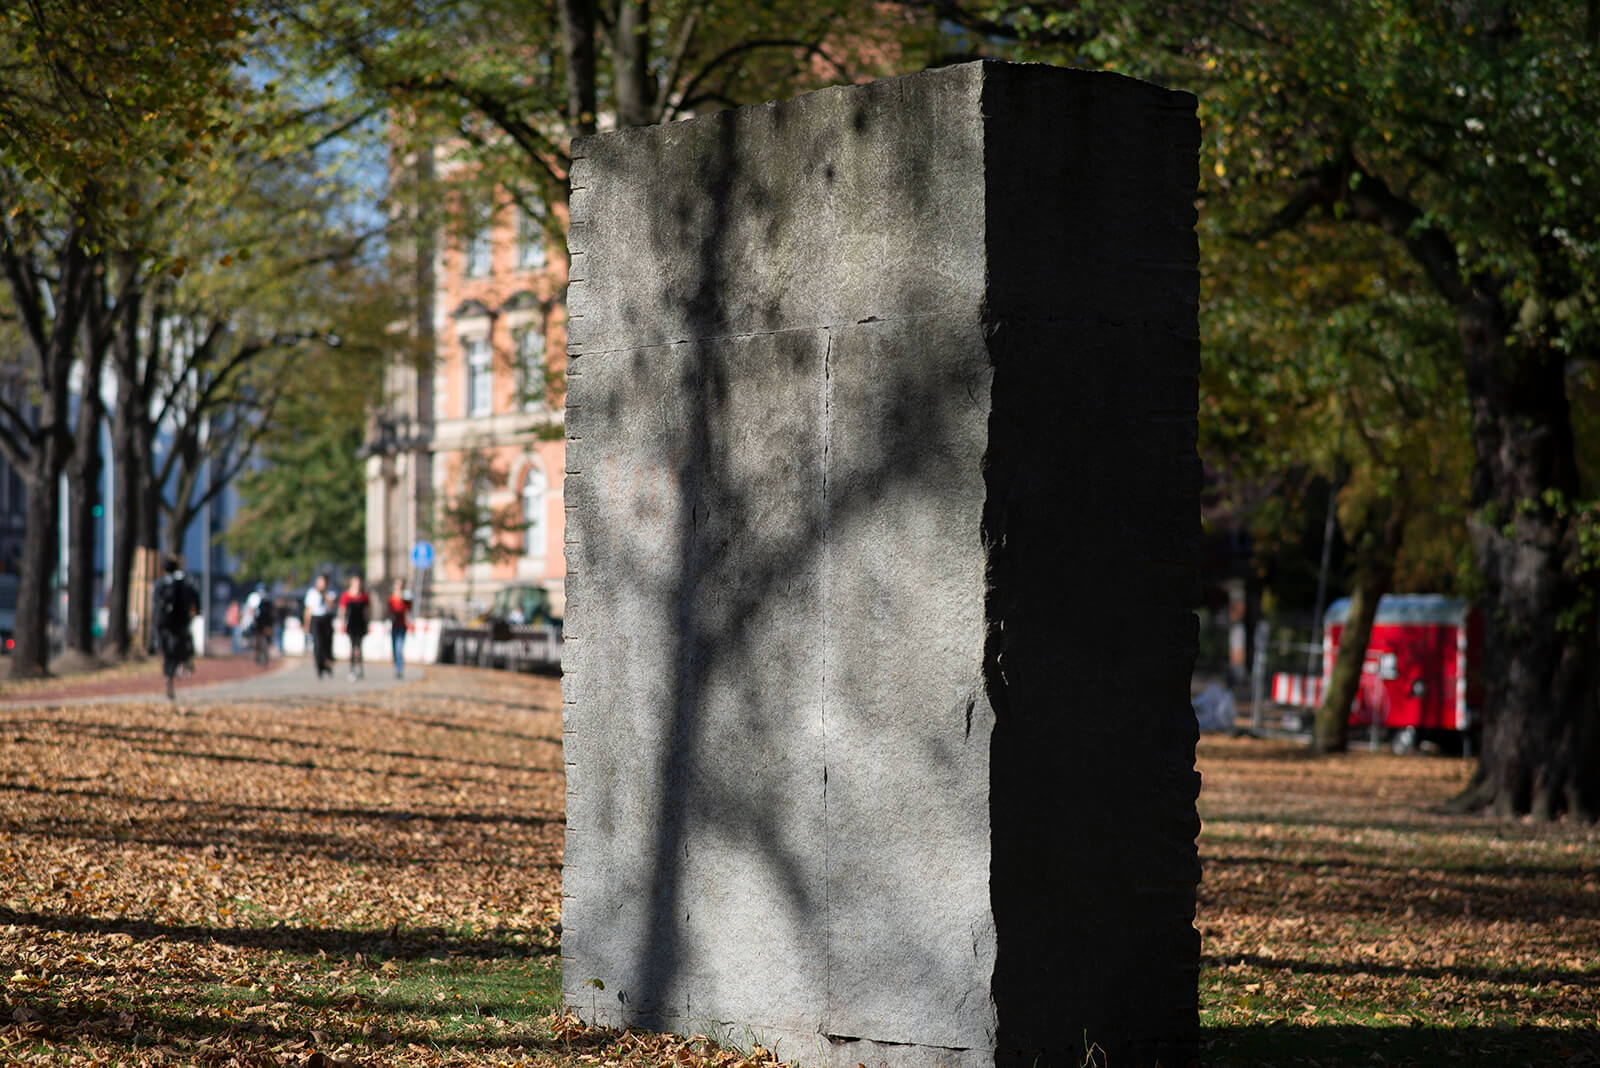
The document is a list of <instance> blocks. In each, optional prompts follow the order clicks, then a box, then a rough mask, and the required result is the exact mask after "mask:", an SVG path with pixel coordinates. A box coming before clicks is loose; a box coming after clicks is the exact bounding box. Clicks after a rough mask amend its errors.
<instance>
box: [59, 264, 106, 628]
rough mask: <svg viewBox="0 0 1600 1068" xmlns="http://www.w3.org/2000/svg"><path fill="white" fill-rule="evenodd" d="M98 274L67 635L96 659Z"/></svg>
mask: <svg viewBox="0 0 1600 1068" xmlns="http://www.w3.org/2000/svg"><path fill="white" fill-rule="evenodd" d="M101 266H102V269H101V270H99V271H96V272H95V274H94V275H93V276H92V279H91V281H90V283H89V285H88V287H87V292H88V297H87V300H86V301H85V304H86V307H85V309H84V326H85V329H84V337H85V342H86V344H85V346H84V347H85V350H86V351H85V352H84V355H83V366H82V370H83V377H82V380H81V381H82V385H81V386H80V387H79V395H78V426H77V429H76V431H75V433H74V435H73V436H74V438H75V439H76V441H77V447H76V448H75V449H74V450H73V455H72V462H71V463H70V464H68V465H67V620H66V624H67V629H66V647H67V648H68V649H71V650H73V651H75V652H77V653H79V654H80V655H82V656H86V657H89V658H91V659H92V658H93V657H94V656H95V653H96V649H95V645H96V643H95V635H94V615H95V611H94V609H95V604H94V602H95V563H96V559H95V557H96V553H95V549H96V548H97V542H98V539H97V537H96V535H97V533H98V531H99V526H100V523H99V517H98V516H96V515H95V509H96V508H97V507H98V505H99V504H100V475H101V472H102V471H103V469H104V466H105V465H104V462H103V457H102V455H101V450H100V424H101V423H102V422H104V420H105V410H106V406H105V400H104V398H103V396H102V395H101V393H100V388H101V382H100V377H101V375H100V372H101V371H102V370H103V369H104V368H105V362H106V349H107V348H108V347H109V346H110V335H109V332H108V330H107V327H108V326H109V324H108V323H107V322H106V320H105V319H104V318H103V316H105V315H106V313H107V311H108V310H109V309H108V308H107V294H106V287H105V275H104V272H103V266H104V261H103V260H102V261H101Z"/></svg>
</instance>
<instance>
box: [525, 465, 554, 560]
mask: <svg viewBox="0 0 1600 1068" xmlns="http://www.w3.org/2000/svg"><path fill="white" fill-rule="evenodd" d="M549 490H550V480H549V479H547V478H545V475H544V472H543V471H542V470H540V468H539V465H538V464H536V463H535V464H530V465H529V466H528V472H527V474H525V475H523V476H522V522H523V523H524V527H523V530H522V553H523V555H524V556H527V557H529V558H530V559H538V560H542V559H544V554H545V548H546V541H547V539H546V537H545V529H544V500H545V495H546V494H547V493H548V492H549Z"/></svg>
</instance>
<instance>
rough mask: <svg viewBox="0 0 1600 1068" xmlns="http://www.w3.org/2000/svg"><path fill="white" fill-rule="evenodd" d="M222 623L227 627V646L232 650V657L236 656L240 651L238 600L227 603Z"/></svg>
mask: <svg viewBox="0 0 1600 1068" xmlns="http://www.w3.org/2000/svg"><path fill="white" fill-rule="evenodd" d="M222 621H223V622H224V623H226V624H227V625H228V646H229V648H230V649H231V650H232V652H233V655H234V656H238V655H239V649H240V644H239V621H240V614H239V602H238V600H232V601H229V602H228V610H227V611H226V612H224V613H223V614H222Z"/></svg>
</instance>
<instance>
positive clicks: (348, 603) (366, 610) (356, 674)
mask: <svg viewBox="0 0 1600 1068" xmlns="http://www.w3.org/2000/svg"><path fill="white" fill-rule="evenodd" d="M339 611H340V613H341V614H342V615H343V616H344V632H345V634H346V635H348V636H349V638H350V678H351V679H352V680H354V679H359V678H364V677H365V675H366V668H365V665H363V664H362V662H361V643H362V642H363V641H365V640H366V637H367V622H368V620H370V619H371V618H372V599H371V598H370V597H368V596H367V591H366V587H365V586H364V585H363V584H362V581H361V576H360V575H351V576H350V584H349V585H348V586H346V587H345V591H344V592H343V593H341V594H340V595H339Z"/></svg>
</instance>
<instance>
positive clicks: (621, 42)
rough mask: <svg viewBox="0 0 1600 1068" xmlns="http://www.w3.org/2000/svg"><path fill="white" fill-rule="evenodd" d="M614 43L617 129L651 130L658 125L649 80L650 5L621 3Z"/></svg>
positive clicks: (644, 0)
mask: <svg viewBox="0 0 1600 1068" xmlns="http://www.w3.org/2000/svg"><path fill="white" fill-rule="evenodd" d="M618 7H619V10H618V12H617V21H616V26H615V33H614V36H613V41H612V68H613V71H614V72H615V73H614V74H613V77H612V82H613V88H614V90H615V92H616V96H617V125H618V126H620V127H626V126H648V125H650V124H651V123H652V122H654V121H655V118H656V113H655V98H656V84H655V79H653V78H652V77H651V76H650V4H649V2H648V0H622V3H621V4H620V5H618Z"/></svg>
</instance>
